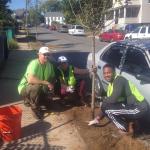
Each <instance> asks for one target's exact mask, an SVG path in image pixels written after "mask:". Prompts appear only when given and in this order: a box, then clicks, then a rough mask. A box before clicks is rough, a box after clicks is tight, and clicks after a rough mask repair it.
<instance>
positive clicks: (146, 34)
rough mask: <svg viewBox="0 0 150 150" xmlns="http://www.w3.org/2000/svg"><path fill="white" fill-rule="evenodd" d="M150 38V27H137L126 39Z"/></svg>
mask: <svg viewBox="0 0 150 150" xmlns="http://www.w3.org/2000/svg"><path fill="white" fill-rule="evenodd" d="M146 38H150V26H140V27H137V28H136V29H135V30H134V31H133V32H131V33H127V34H126V35H125V39H146Z"/></svg>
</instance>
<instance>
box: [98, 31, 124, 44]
mask: <svg viewBox="0 0 150 150" xmlns="http://www.w3.org/2000/svg"><path fill="white" fill-rule="evenodd" d="M124 36H125V32H124V31H123V30H112V29H110V30H108V31H106V32H103V33H102V34H100V35H99V40H100V41H105V42H112V41H119V40H123V39H124Z"/></svg>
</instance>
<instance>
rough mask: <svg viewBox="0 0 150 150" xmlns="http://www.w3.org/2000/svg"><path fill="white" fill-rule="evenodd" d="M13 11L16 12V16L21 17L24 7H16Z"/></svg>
mask: <svg viewBox="0 0 150 150" xmlns="http://www.w3.org/2000/svg"><path fill="white" fill-rule="evenodd" d="M14 13H15V14H16V16H17V17H23V16H24V14H25V9H16V10H15V11H14Z"/></svg>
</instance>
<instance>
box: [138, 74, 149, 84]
mask: <svg viewBox="0 0 150 150" xmlns="http://www.w3.org/2000/svg"><path fill="white" fill-rule="evenodd" d="M136 78H137V79H138V80H140V81H142V82H146V83H150V77H148V76H146V75H143V74H136Z"/></svg>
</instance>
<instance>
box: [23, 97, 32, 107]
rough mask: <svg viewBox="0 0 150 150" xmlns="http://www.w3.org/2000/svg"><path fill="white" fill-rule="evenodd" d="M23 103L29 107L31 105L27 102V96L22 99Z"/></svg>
mask: <svg viewBox="0 0 150 150" xmlns="http://www.w3.org/2000/svg"><path fill="white" fill-rule="evenodd" d="M24 105H25V106H26V107H30V106H31V105H30V102H29V100H28V99H27V98H25V99H24Z"/></svg>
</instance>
